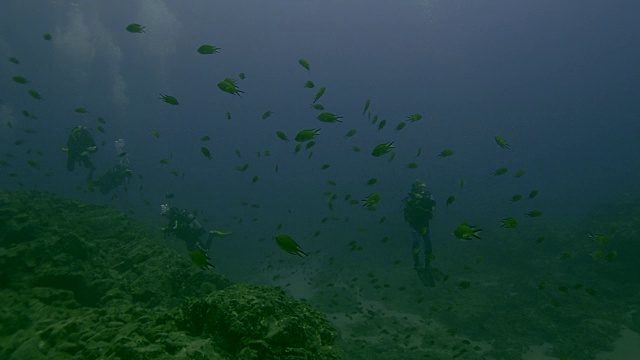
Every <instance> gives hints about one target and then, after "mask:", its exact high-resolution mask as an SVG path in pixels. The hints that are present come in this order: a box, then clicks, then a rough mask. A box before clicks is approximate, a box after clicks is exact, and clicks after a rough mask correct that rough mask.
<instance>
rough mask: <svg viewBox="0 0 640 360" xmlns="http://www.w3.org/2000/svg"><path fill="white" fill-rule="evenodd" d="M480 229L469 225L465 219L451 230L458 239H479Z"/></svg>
mask: <svg viewBox="0 0 640 360" xmlns="http://www.w3.org/2000/svg"><path fill="white" fill-rule="evenodd" d="M481 231H482V229H478V228H477V227H476V226H474V225H469V224H468V223H467V222H466V221H464V222H463V223H462V224H460V225H458V226H457V227H456V228H455V230H454V231H453V235H454V236H455V237H456V238H457V239H458V240H471V239H472V238H476V239H480V232H481Z"/></svg>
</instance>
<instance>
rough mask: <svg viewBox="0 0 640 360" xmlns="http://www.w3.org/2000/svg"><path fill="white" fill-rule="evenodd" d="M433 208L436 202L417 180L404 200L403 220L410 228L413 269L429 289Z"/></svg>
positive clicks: (431, 282)
mask: <svg viewBox="0 0 640 360" xmlns="http://www.w3.org/2000/svg"><path fill="white" fill-rule="evenodd" d="M435 206H436V202H435V201H434V200H433V195H431V193H430V192H429V191H427V184H426V183H425V182H424V180H422V179H417V180H416V181H415V182H414V183H413V184H411V192H409V194H407V197H406V198H405V199H404V219H405V220H406V221H407V222H408V223H409V226H410V227H411V238H412V244H411V254H412V255H413V267H414V269H415V270H416V271H417V272H418V277H419V278H420V281H421V282H422V284H423V285H425V286H429V287H433V286H435V281H434V279H433V274H432V269H431V259H432V258H433V254H432V249H431V230H430V228H429V221H431V218H433V210H434V209H435ZM420 240H422V241H423V242H424V267H422V265H421V264H420Z"/></svg>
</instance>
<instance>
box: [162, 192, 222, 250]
mask: <svg viewBox="0 0 640 360" xmlns="http://www.w3.org/2000/svg"><path fill="white" fill-rule="evenodd" d="M160 214H161V215H162V216H163V217H165V218H167V220H168V221H169V224H167V226H166V227H164V228H162V231H163V232H164V233H165V234H173V235H174V236H175V237H177V238H178V239H180V240H183V241H184V242H185V243H186V244H187V249H188V250H189V251H190V252H191V251H193V250H196V249H198V250H202V251H203V252H205V253H206V252H207V251H208V250H209V246H210V245H211V241H212V240H213V237H214V236H215V234H214V232H212V231H210V232H209V233H208V234H209V235H208V236H207V240H205V241H204V242H202V241H200V237H201V236H202V235H204V234H206V233H207V231H206V230H205V229H204V228H203V227H202V225H200V222H199V221H198V219H196V217H195V215H193V213H191V212H189V211H186V210H183V209H178V208H176V207H171V206H169V205H168V204H163V205H160Z"/></svg>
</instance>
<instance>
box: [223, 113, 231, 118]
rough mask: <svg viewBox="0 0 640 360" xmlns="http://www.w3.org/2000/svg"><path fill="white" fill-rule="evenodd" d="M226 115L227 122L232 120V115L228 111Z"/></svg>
mask: <svg viewBox="0 0 640 360" xmlns="http://www.w3.org/2000/svg"><path fill="white" fill-rule="evenodd" d="M224 115H225V116H226V118H227V120H231V113H230V112H228V111H225V113H224Z"/></svg>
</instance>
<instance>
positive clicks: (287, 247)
mask: <svg viewBox="0 0 640 360" xmlns="http://www.w3.org/2000/svg"><path fill="white" fill-rule="evenodd" d="M275 240H276V244H278V246H279V247H280V249H282V250H284V251H286V252H288V253H289V254H294V255H299V256H301V257H305V256H307V254H306V253H305V252H304V251H302V249H301V248H300V245H298V244H297V243H296V242H295V240H293V238H291V236H289V235H287V234H280V235H277V236H276V237H275Z"/></svg>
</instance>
